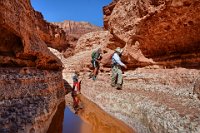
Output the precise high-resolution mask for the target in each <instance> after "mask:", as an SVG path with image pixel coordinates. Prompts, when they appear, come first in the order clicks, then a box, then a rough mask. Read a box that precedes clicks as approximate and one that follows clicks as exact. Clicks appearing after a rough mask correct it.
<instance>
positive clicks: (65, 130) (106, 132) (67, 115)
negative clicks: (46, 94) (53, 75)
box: [47, 94, 134, 133]
mask: <svg viewBox="0 0 200 133" xmlns="http://www.w3.org/2000/svg"><path fill="white" fill-rule="evenodd" d="M65 103H66V104H64V102H63V103H61V104H60V105H59V107H58V110H57V112H56V114H55V116H54V118H53V119H52V123H51V125H50V127H49V130H48V132H47V133H55V132H56V133H133V132H134V131H133V130H132V129H131V128H130V127H128V126H127V125H125V124H124V123H123V122H121V121H120V120H117V119H116V118H113V117H112V116H110V115H109V114H107V113H106V112H104V111H103V110H102V109H100V108H99V107H98V106H97V105H96V104H94V103H93V102H91V101H89V100H88V99H87V98H85V97H84V96H81V106H82V107H83V109H80V110H79V111H78V113H77V114H75V113H74V111H73V109H72V107H71V106H72V99H71V96H70V94H68V95H66V97H65Z"/></svg>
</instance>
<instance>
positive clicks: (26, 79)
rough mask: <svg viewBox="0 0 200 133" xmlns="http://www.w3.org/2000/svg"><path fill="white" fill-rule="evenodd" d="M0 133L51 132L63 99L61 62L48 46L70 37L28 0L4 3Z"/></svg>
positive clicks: (0, 0)
mask: <svg viewBox="0 0 200 133" xmlns="http://www.w3.org/2000/svg"><path fill="white" fill-rule="evenodd" d="M0 31H1V32H0V132H1V133H10V132H26V133H29V132H31V133H33V132H37V133H40V132H41V133H42V132H46V131H47V129H48V126H49V124H50V122H51V118H52V116H53V114H54V113H55V111H56V108H57V105H58V104H59V103H60V102H61V101H62V100H63V99H64V85H63V80H62V74H61V71H62V69H63V66H62V63H61V61H60V60H59V59H58V58H57V57H56V56H55V55H53V54H52V53H51V52H50V51H49V50H48V48H47V44H48V45H51V44H52V45H54V44H58V45H59V44H62V43H64V42H65V36H64V35H65V33H64V31H62V30H61V29H59V28H58V27H56V26H54V25H52V24H50V23H47V22H46V21H44V20H43V17H42V15H41V14H40V13H39V12H36V11H34V10H33V8H32V6H31V4H30V1H29V0H17V1H16V0H6V1H5V0H0Z"/></svg>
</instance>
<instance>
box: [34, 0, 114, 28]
mask: <svg viewBox="0 0 200 133" xmlns="http://www.w3.org/2000/svg"><path fill="white" fill-rule="evenodd" d="M111 1H112V0H31V3H32V6H33V8H34V9H35V10H37V11H39V12H42V14H43V16H44V19H45V20H47V21H49V22H62V21H64V20H74V21H87V22H90V23H92V24H94V25H98V26H102V25H103V12H102V7H103V6H105V5H108V4H109V3H110V2H111Z"/></svg>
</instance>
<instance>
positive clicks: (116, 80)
mask: <svg viewBox="0 0 200 133" xmlns="http://www.w3.org/2000/svg"><path fill="white" fill-rule="evenodd" d="M122 52H123V50H122V49H121V48H119V47H118V48H116V49H115V53H114V54H113V55H112V83H111V86H112V87H117V89H119V90H120V89H122V83H123V77H122V69H121V67H124V68H127V66H126V65H125V64H124V63H123V62H122V61H121V58H120V56H121V54H122Z"/></svg>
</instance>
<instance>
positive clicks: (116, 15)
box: [104, 0, 200, 68]
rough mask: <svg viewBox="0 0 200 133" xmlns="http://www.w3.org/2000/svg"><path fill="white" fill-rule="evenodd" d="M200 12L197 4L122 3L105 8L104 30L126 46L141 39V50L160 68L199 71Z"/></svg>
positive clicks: (164, 1) (186, 1) (183, 0)
mask: <svg viewBox="0 0 200 133" xmlns="http://www.w3.org/2000/svg"><path fill="white" fill-rule="evenodd" d="M199 12H200V2H199V1H198V0H193V1H190V0H179V1H175V0H170V1H167V0H159V1H155V0H147V1H141V0H119V1H113V2H112V3H111V4H110V5H108V6H106V7H104V27H105V28H106V29H107V30H109V31H110V32H111V33H112V34H114V35H115V36H116V37H118V38H119V39H121V40H123V41H124V42H128V40H129V38H130V37H133V36H134V35H139V36H140V37H141V38H139V39H136V40H138V41H139V43H140V45H139V50H140V51H141V53H142V54H143V55H144V56H145V57H147V58H153V60H154V61H155V62H157V63H158V64H162V65H167V66H169V65H171V66H184V67H195V68H198V67H199V66H200V64H199V63H197V62H199V61H200V55H199V50H200V44H199V43H200V15H199ZM136 40H134V41H133V42H132V43H131V44H130V45H132V47H134V44H135V41H136ZM129 48H130V47H129ZM128 51H129V52H128ZM126 52H127V53H128V54H130V55H131V53H132V52H131V51H130V50H128V49H127V51H126Z"/></svg>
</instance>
